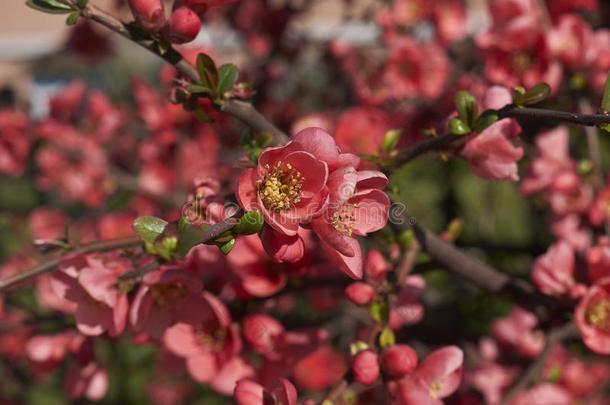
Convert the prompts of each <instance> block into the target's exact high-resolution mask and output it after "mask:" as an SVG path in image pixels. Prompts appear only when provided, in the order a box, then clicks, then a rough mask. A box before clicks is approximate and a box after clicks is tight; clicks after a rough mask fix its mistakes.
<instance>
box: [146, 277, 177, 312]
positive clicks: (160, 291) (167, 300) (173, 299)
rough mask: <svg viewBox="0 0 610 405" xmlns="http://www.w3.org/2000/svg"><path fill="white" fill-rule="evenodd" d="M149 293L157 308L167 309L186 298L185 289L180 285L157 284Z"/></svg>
mask: <svg viewBox="0 0 610 405" xmlns="http://www.w3.org/2000/svg"><path fill="white" fill-rule="evenodd" d="M150 293H151V294H152V297H153V300H154V301H155V304H157V306H158V307H159V308H167V307H168V306H170V305H174V304H175V303H177V302H178V301H180V300H182V299H183V298H184V297H185V296H186V288H185V287H184V286H183V285H182V284H181V283H169V284H157V285H155V286H153V287H152V288H151V290H150Z"/></svg>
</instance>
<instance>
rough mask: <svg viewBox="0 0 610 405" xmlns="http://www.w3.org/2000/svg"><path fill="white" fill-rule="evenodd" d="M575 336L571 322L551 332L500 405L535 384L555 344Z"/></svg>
mask: <svg viewBox="0 0 610 405" xmlns="http://www.w3.org/2000/svg"><path fill="white" fill-rule="evenodd" d="M575 336H578V329H577V328H576V325H574V323H572V322H570V323H567V324H565V325H563V326H560V327H558V328H557V329H554V330H552V331H551V332H550V333H549V334H548V336H547V338H546V342H545V344H544V348H543V349H542V352H541V353H540V354H539V355H538V357H537V358H536V360H534V361H533V362H532V363H531V364H530V365H529V367H528V368H527V370H525V373H523V375H522V376H521V378H519V380H518V381H517V382H516V383H515V384H514V385H513V386H512V387H511V388H510V389H509V390H508V392H507V393H506V395H505V396H504V399H502V402H501V403H500V405H508V404H509V403H510V401H511V400H512V399H513V398H514V397H515V396H516V395H517V394H519V393H520V392H521V391H523V390H525V389H526V388H527V387H528V386H529V385H530V384H531V383H533V382H535V381H536V379H538V378H539V377H540V372H541V371H542V368H543V367H544V363H545V362H546V359H547V358H548V356H549V354H550V353H551V349H553V346H554V345H555V344H556V343H559V342H561V341H563V340H565V339H569V338H571V337H575Z"/></svg>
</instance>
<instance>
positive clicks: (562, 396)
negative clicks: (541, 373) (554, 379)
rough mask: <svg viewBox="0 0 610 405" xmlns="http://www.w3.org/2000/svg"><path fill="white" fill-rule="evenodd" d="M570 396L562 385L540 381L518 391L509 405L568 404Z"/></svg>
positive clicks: (570, 400)
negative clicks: (527, 388) (524, 389)
mask: <svg viewBox="0 0 610 405" xmlns="http://www.w3.org/2000/svg"><path fill="white" fill-rule="evenodd" d="M571 403H572V396H571V395H570V394H569V393H568V392H567V391H566V390H565V389H564V388H562V387H560V386H559V385H556V384H551V383H540V384H537V385H535V386H533V387H532V388H530V389H529V390H526V391H523V392H521V393H519V394H518V395H517V396H516V397H515V398H514V399H513V400H512V401H511V402H510V405H531V404H537V405H569V404H571Z"/></svg>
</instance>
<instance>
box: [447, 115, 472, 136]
mask: <svg viewBox="0 0 610 405" xmlns="http://www.w3.org/2000/svg"><path fill="white" fill-rule="evenodd" d="M449 132H451V133H452V134H453V135H466V134H469V133H470V127H469V126H468V124H466V123H465V122H463V121H462V120H461V119H459V118H451V120H449Z"/></svg>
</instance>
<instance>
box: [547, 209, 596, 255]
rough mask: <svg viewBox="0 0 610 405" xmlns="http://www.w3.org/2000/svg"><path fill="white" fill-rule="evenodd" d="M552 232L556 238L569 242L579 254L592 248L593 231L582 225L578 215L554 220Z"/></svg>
mask: <svg viewBox="0 0 610 405" xmlns="http://www.w3.org/2000/svg"><path fill="white" fill-rule="evenodd" d="M551 231H552V232H553V235H555V237H556V238H558V239H562V240H564V241H566V242H568V243H569V244H570V245H572V247H573V248H574V249H575V250H577V251H579V252H582V251H584V250H586V249H587V248H588V247H589V246H591V239H592V236H591V231H590V230H589V229H588V228H586V227H585V226H584V225H583V224H582V221H581V219H580V216H579V215H577V214H570V215H566V216H564V217H557V218H554V219H553V223H552V224H551Z"/></svg>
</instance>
